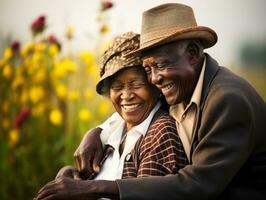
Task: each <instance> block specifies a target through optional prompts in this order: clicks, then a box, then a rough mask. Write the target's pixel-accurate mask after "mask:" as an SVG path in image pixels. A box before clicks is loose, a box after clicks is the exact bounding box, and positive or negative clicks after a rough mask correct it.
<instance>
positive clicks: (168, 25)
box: [129, 3, 217, 55]
mask: <svg viewBox="0 0 266 200" xmlns="http://www.w3.org/2000/svg"><path fill="white" fill-rule="evenodd" d="M183 39H199V40H200V41H201V42H202V45H203V46H204V48H209V47H211V46H213V45H214V44H215V43H216V42H217V34H216V33H215V31H214V30H212V29H211V28H208V27H205V26H198V25H197V22H196V19H195V17H194V13H193V10H192V8H191V7H189V6H186V5H183V4H177V3H168V4H162V5H160V6H157V7H154V8H151V9H149V10H147V11H145V12H144V13H143V14H142V27H141V36H140V48H139V49H138V50H136V51H134V52H132V53H130V54H129V55H133V54H134V55H135V54H137V53H140V52H143V51H145V50H148V49H150V48H152V47H155V46H159V45H162V44H166V43H169V42H173V41H177V40H183Z"/></svg>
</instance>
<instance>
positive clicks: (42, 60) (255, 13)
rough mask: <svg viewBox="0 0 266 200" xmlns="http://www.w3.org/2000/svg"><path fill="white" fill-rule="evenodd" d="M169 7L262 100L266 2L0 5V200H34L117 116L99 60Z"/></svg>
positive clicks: (25, 0)
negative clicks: (210, 41)
mask: <svg viewBox="0 0 266 200" xmlns="http://www.w3.org/2000/svg"><path fill="white" fill-rule="evenodd" d="M167 2H179V3H185V4H187V5H190V6H192V7H193V9H194V12H195V15H196V19H197V22H198V24H199V25H203V26H209V27H211V28H213V29H214V30H215V31H216V32H217V34H218V37H219V39H218V43H217V44H216V45H215V46H214V47H212V48H210V49H207V50H206V52H208V53H210V54H211V55H212V56H213V57H214V58H216V59H217V61H218V62H219V63H220V65H223V66H226V67H228V68H230V69H231V70H233V71H235V72H236V73H237V74H239V75H240V76H242V77H244V78H245V79H247V80H248V81H249V82H250V84H252V85H253V86H254V87H255V88H256V90H257V91H258V92H259V93H260V94H261V96H262V97H263V98H264V100H265V99H266V81H265V79H266V25H265V23H264V22H263V21H264V20H265V19H266V16H265V15H266V13H265V10H266V1H264V0H253V1H249V0H234V1H231V0H216V1H213V0H201V1H195V0H194V1H192V0H190V1H189V0H187V1H185V0H183V1H181V0H180V1H165V0H145V1H141V0H134V1H133V0H131V1H130V0H109V1H105V0H97V1H96V0H95V1H87V0H75V1H71V0H53V1H44V0H43V1H41V0H21V1H16V0H0V27H1V28H0V199H2V200H7V199H8V200H13V199H14V200H15V199H22V200H24V199H32V198H33V197H34V195H36V193H37V191H38V189H40V187H41V186H43V184H45V183H46V182H48V181H50V180H52V179H53V178H54V176H55V175H56V173H57V171H58V169H59V168H60V167H62V166H63V165H66V164H68V165H69V164H70V165H73V164H74V160H73V153H74V150H75V149H76V148H77V146H78V144H79V142H80V141H81V138H82V136H83V135H84V133H85V132H86V131H87V130H89V129H90V128H92V127H94V126H96V125H97V124H99V123H101V122H102V121H103V120H104V119H105V118H106V117H107V116H108V115H110V113H111V112H112V111H113V109H112V106H111V105H110V104H109V102H108V100H107V99H105V98H103V97H100V96H99V95H96V93H95V85H96V83H97V81H98V79H99V76H98V73H99V60H100V55H101V54H102V53H103V51H104V49H105V48H106V47H107V46H108V44H109V42H110V40H111V39H112V38H113V37H114V36H117V35H118V34H121V33H123V32H126V31H130V30H132V31H135V32H140V24H141V13H142V12H143V11H145V10H147V9H149V8H151V7H153V6H156V5H158V4H161V3H167Z"/></svg>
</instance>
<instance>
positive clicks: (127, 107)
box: [122, 104, 139, 112]
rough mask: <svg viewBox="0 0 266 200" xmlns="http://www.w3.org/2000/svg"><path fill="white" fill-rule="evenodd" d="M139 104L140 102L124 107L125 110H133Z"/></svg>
mask: <svg viewBox="0 0 266 200" xmlns="http://www.w3.org/2000/svg"><path fill="white" fill-rule="evenodd" d="M138 106H139V104H132V105H123V106H122V109H123V110H124V111H125V112H132V111H135V110H136V108H137V107H138Z"/></svg>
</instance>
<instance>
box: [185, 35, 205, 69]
mask: <svg viewBox="0 0 266 200" xmlns="http://www.w3.org/2000/svg"><path fill="white" fill-rule="evenodd" d="M186 52H187V56H188V58H189V62H190V64H191V65H195V64H197V63H198V62H199V61H200V59H201V57H202V55H203V48H202V45H201V44H200V43H199V42H197V41H193V40H192V41H190V42H189V43H188V45H187V49H186Z"/></svg>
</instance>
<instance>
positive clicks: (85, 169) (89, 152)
mask: <svg viewBox="0 0 266 200" xmlns="http://www.w3.org/2000/svg"><path fill="white" fill-rule="evenodd" d="M101 131H102V130H101V129H100V128H94V129H91V130H90V131H88V132H87V133H86V134H85V136H84V137H83V139H82V141H81V143H80V145H79V147H78V148H77V150H76V151H75V153H74V158H75V162H76V166H77V170H78V171H79V172H80V175H81V176H82V177H83V178H84V179H86V178H88V177H89V176H90V175H91V174H92V173H93V172H99V171H100V167H101V166H100V161H101V160H102V157H103V146H102V143H101V139H100V133H101Z"/></svg>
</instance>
